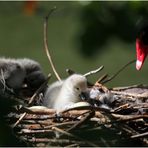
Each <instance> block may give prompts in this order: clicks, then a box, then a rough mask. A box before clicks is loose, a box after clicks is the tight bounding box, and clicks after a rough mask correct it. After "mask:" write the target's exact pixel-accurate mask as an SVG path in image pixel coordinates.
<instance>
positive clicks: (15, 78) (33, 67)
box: [0, 58, 46, 96]
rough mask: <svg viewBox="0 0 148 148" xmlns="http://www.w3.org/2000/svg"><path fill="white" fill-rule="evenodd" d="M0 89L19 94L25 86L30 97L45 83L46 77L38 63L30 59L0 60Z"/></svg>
mask: <svg viewBox="0 0 148 148" xmlns="http://www.w3.org/2000/svg"><path fill="white" fill-rule="evenodd" d="M0 72H1V73H0V80H1V81H0V88H1V89H5V87H8V88H10V89H13V90H14V91H15V92H19V91H20V90H21V89H22V87H23V85H24V84H26V85H27V89H28V90H29V93H31V94H30V96H31V95H32V94H33V93H34V91H35V90H37V89H38V88H39V87H40V85H41V84H42V83H43V82H45V80H46V77H45V75H44V74H43V72H42V70H41V66H40V64H39V63H38V62H36V61H34V60H31V59H27V58H24V59H10V58H0Z"/></svg>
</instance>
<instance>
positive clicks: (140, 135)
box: [131, 132, 148, 138]
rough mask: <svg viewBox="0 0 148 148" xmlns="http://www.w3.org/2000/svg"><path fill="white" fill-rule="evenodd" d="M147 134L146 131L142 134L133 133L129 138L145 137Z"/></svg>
mask: <svg viewBox="0 0 148 148" xmlns="http://www.w3.org/2000/svg"><path fill="white" fill-rule="evenodd" d="M145 136H148V132H145V133H142V134H137V135H133V136H131V138H141V137H145Z"/></svg>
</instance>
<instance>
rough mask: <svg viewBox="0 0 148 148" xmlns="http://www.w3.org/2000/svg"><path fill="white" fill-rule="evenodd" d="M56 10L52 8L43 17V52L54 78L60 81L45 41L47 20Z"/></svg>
mask: <svg viewBox="0 0 148 148" xmlns="http://www.w3.org/2000/svg"><path fill="white" fill-rule="evenodd" d="M55 9H56V7H54V8H52V9H51V10H50V11H49V13H48V14H47V16H46V17H45V21H44V49H45V52H46V55H47V57H48V60H49V62H50V65H51V67H52V70H53V72H54V74H55V76H56V78H57V79H58V80H59V81H61V78H60V76H59V74H58V73H57V71H56V69H55V66H54V63H53V60H52V58H51V54H50V52H49V48H48V41H47V28H48V27H47V26H48V18H49V16H50V15H51V13H52V12H53V11H54V10H55Z"/></svg>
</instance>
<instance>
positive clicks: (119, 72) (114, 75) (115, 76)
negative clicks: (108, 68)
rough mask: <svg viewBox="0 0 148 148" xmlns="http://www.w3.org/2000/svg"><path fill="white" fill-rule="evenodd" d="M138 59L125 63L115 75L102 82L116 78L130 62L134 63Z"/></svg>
mask: <svg viewBox="0 0 148 148" xmlns="http://www.w3.org/2000/svg"><path fill="white" fill-rule="evenodd" d="M135 61H136V60H132V61H130V62H128V63H127V64H125V65H124V66H123V67H122V68H121V69H119V70H118V71H117V72H116V73H115V74H114V75H112V76H110V77H109V78H108V79H107V80H104V81H103V82H102V84H105V83H107V82H109V81H111V80H112V79H114V78H115V77H116V76H117V75H118V74H119V73H120V72H121V71H123V70H124V69H125V68H126V67H127V66H129V65H130V64H132V63H134V62H135Z"/></svg>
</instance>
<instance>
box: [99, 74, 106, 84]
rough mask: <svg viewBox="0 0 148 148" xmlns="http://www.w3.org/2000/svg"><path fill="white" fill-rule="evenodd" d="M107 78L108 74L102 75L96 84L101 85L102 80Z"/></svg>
mask: <svg viewBox="0 0 148 148" xmlns="http://www.w3.org/2000/svg"><path fill="white" fill-rule="evenodd" d="M107 77H108V74H104V75H103V76H101V77H100V78H99V79H98V80H97V83H101V82H102V81H103V80H105V79H106V78H107Z"/></svg>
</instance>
